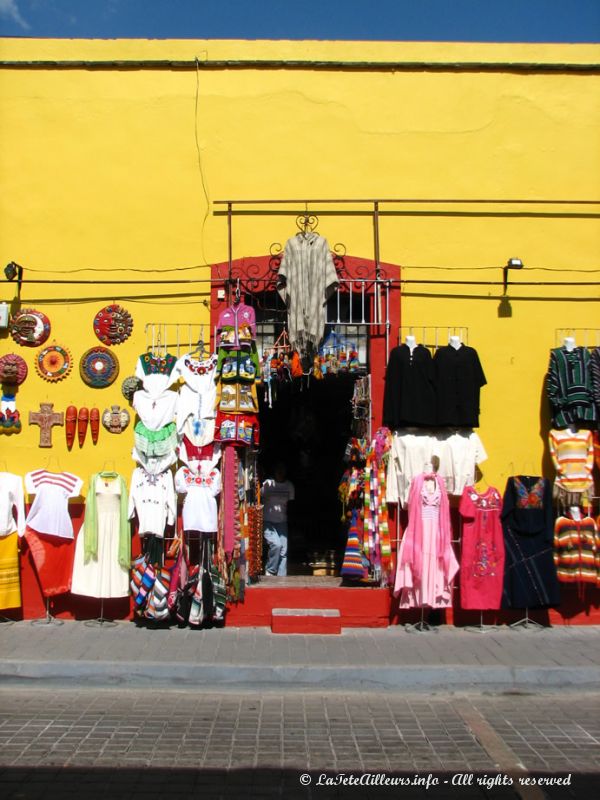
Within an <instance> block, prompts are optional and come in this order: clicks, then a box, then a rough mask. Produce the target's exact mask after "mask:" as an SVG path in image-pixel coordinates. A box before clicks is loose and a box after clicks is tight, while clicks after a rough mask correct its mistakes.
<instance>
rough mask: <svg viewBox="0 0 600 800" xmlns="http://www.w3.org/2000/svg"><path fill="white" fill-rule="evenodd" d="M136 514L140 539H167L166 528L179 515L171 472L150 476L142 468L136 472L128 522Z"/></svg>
mask: <svg viewBox="0 0 600 800" xmlns="http://www.w3.org/2000/svg"><path fill="white" fill-rule="evenodd" d="M136 513H137V518H138V532H139V535H140V536H145V535H146V534H154V535H155V536H160V537H163V536H164V533H165V527H166V526H167V525H172V524H173V523H174V522H175V517H176V515H177V498H176V496H175V487H174V485H173V475H172V474H171V472H170V471H166V472H163V473H161V474H160V475H150V474H149V473H148V472H146V470H145V469H142V467H136V468H135V469H134V470H133V474H132V476H131V484H130V486H129V511H128V515H129V519H131V518H132V517H133V516H134V514H136Z"/></svg>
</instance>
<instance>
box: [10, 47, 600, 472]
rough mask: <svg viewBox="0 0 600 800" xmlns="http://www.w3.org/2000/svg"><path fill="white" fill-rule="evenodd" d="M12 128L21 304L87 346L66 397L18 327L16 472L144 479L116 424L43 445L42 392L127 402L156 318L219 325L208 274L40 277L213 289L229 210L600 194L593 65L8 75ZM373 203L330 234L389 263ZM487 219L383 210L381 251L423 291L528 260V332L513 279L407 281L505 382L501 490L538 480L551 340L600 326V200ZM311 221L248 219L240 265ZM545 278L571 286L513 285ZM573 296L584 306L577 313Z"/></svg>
mask: <svg viewBox="0 0 600 800" xmlns="http://www.w3.org/2000/svg"><path fill="white" fill-rule="evenodd" d="M599 56H600V48H598V47H597V46H590V45H482V44H477V45H475V44H456V43H435V44H429V43H427V44H425V43H423V44H417V43H364V42H361V43H348V42H344V43H342V42H235V41H231V42H217V41H118V40H117V41H67V40H60V41H59V40H18V39H8V40H2V41H0V59H1V60H16V61H28V60H34V61H35V60H44V59H48V60H69V59H83V60H92V59H96V60H110V59H119V60H128V59H178V60H179V59H181V60H186V59H194V58H198V59H199V60H201V61H202V60H207V59H208V60H214V59H292V60H297V59H301V60H342V61H343V60H348V61H415V62H420V61H422V62H431V61H443V62H449V61H462V62H466V61H476V62H497V61H502V62H506V61H509V62H552V63H557V62H561V63H569V64H574V63H597V62H599V61H600V58H599ZM0 120H1V125H0V186H1V188H2V191H1V192H0V264H1V265H2V266H3V265H4V264H5V263H7V262H8V261H11V260H14V261H16V262H18V263H19V264H22V265H23V266H24V267H25V283H24V285H23V289H22V293H21V303H22V306H24V307H27V306H33V307H36V308H38V309H40V310H42V311H44V312H45V313H47V314H48V316H49V317H50V318H51V321H52V326H53V327H52V336H51V339H50V341H52V340H55V341H56V342H58V343H60V344H63V345H66V346H68V347H70V348H71V351H72V353H73V356H74V358H75V369H74V371H73V373H72V374H71V376H70V377H69V378H67V379H66V380H64V381H62V382H61V383H58V384H48V383H46V382H44V381H43V380H42V379H41V378H39V377H38V376H37V374H36V373H35V370H34V369H33V356H34V353H35V352H37V349H36V350H33V349H27V348H19V347H18V346H17V345H15V344H14V343H13V342H12V339H11V338H10V337H7V336H6V335H5V332H0V354H2V353H5V352H18V353H19V354H21V355H23V356H24V357H25V358H26V360H27V361H28V364H29V367H30V375H29V378H28V380H27V381H26V383H25V384H24V385H23V387H22V388H21V389H20V391H19V394H18V407H19V409H20V411H21V413H22V416H23V418H24V420H25V424H24V429H23V432H22V433H21V434H19V435H18V436H13V437H10V438H9V437H1V438H0V449H1V454H0V469H2V468H3V463H2V462H4V461H5V462H6V465H7V467H8V469H10V470H14V471H16V472H20V473H24V472H25V471H27V470H29V469H31V468H35V467H39V466H48V467H49V468H61V469H69V470H71V471H73V472H75V473H77V474H80V475H82V477H85V476H87V475H89V474H90V473H91V472H92V471H95V470H96V469H101V468H102V467H103V465H104V464H105V462H106V461H107V460H114V462H115V466H116V468H117V469H118V470H120V471H122V472H123V473H124V474H125V475H128V474H129V472H130V470H131V468H132V462H131V460H130V449H131V444H132V438H133V437H132V429H131V428H129V429H128V430H127V432H125V433H124V434H123V435H121V436H111V435H110V434H108V433H106V432H105V431H104V430H102V431H101V433H100V441H99V444H98V446H97V447H96V448H94V447H93V445H92V444H91V441H90V439H89V435H88V440H87V442H86V444H85V446H84V448H83V449H82V450H81V451H80V450H79V448H78V446H77V444H76V445H75V446H74V448H73V451H72V452H71V453H68V452H67V450H66V446H65V444H64V433H63V431H62V429H55V431H54V441H55V446H54V448H53V449H52V450H45V451H44V450H39V448H38V446H37V443H38V435H39V434H38V429H37V428H36V427H31V428H30V427H29V425H28V424H27V422H26V419H27V415H28V412H29V411H30V410H31V409H37V407H38V403H39V401H40V400H50V401H53V402H54V404H55V408H56V409H57V410H61V411H62V410H64V409H65V408H66V406H67V405H69V404H74V405H76V406H78V407H80V406H83V405H87V406H90V407H91V406H92V405H97V406H98V407H99V408H100V410H103V409H104V408H106V407H108V406H110V405H111V404H112V403H120V404H123V403H124V400H123V398H122V396H121V393H120V383H121V378H122V377H124V376H126V375H128V374H131V372H132V371H133V366H134V362H135V357H136V355H137V354H139V353H140V352H142V351H143V350H144V349H145V346H146V337H145V333H144V328H145V325H146V324H147V323H149V322H155V321H156V322H174V321H179V322H181V323H197V324H198V323H207V322H208V311H207V309H206V307H205V306H204V305H202V300H204V299H205V298H206V292H207V290H208V285H207V284H206V283H204V284H194V285H190V286H186V285H173V286H158V285H151V284H146V285H140V286H134V285H128V286H124V285H119V284H118V283H115V284H114V285H96V286H95V285H81V284H79V285H77V284H73V285H68V284H53V285H48V284H32V283H29V282H28V279H31V278H40V279H45V278H53V279H62V280H65V279H69V278H73V279H82V280H85V279H88V280H89V279H92V280H93V279H100V280H108V279H111V278H113V277H114V278H115V280H116V279H117V278H118V279H122V280H142V279H143V278H144V277H148V278H154V279H169V278H173V279H183V278H188V279H191V278H194V279H199V280H201V279H206V278H207V277H208V276H209V269H208V268H207V267H206V266H204V265H206V264H210V263H213V262H220V261H225V260H226V259H227V229H226V224H225V220H224V218H223V217H220V216H216V215H215V214H214V211H215V207H214V205H213V204H212V201H214V200H216V199H231V198H233V199H241V198H256V199H259V198H265V199H267V198H273V199H275V198H280V199H285V198H304V197H308V198H363V197H364V198H403V197H404V198H406V197H409V198H410V197H412V198H465V199H477V198H480V199H486V198H507V199H515V198H517V199H527V198H530V199H531V198H535V199H545V200H598V199H599V198H600V185H599V184H600V146H599V145H600V141H599V138H600V134H599V131H600V91H599V79H598V76H597V75H595V74H582V75H574V74H564V73H560V72H559V73H557V74H520V73H518V72H511V71H500V72H485V73H478V72H464V71H463V72H431V71H423V70H420V69H418V68H415V69H414V70H412V71H402V72H395V73H392V72H377V71H368V70H366V71H336V70H330V71H313V70H310V69H306V70H286V69H272V70H256V69H251V70H210V71H208V70H202V69H200V70H198V71H195V70H187V71H170V70H164V69H163V70H151V71H149V70H115V69H109V68H107V69H96V70H86V69H70V70H52V69H43V70H40V69H18V70H17V69H2V70H0ZM199 155H200V158H199ZM361 208H364V209H365V210H366V208H367V207H359V206H357V207H352V208H351V209H348V208H342V207H340V208H338V209H337V210H338V211H339V212H340V213H339V214H338V215H331V216H325V215H322V216H321V221H320V226H319V230H320V232H321V233H322V234H323V235H325V236H327V238H328V239H329V241H330V242H331V243H335V242H343V243H344V245H345V247H346V249H347V252H348V253H350V254H352V255H358V256H365V257H372V254H373V250H372V224H371V219H370V217H369V216H360V215H359V216H355V215H348V214H344V213H341V212H343V211H347V210H354V211H356V210H360V209H361ZM482 208H483V207H482V206H481V205H478V204H465V205H461V206H459V207H458V208H457V207H456V206H443V205H442V206H439V205H427V204H425V205H424V206H411V205H406V204H404V205H385V206H384V207H383V210H384V211H385V212H387V213H386V215H385V216H383V218H382V220H381V258H382V260H383V261H386V262H391V263H395V264H400V265H402V266H403V271H402V275H403V277H404V278H405V279H412V280H414V279H416V278H427V279H433V278H442V279H446V280H450V279H457V280H463V279H464V280H481V279H483V280H490V281H498V280H501V276H502V273H501V267H502V265H503V264H505V263H506V261H507V259H508V258H509V257H512V256H517V257H519V258H521V259H522V260H523V262H524V263H525V265H526V269H525V270H523V271H522V272H519V273H512V274H511V282H512V283H513V284H514V285H512V286H511V289H510V292H509V294H510V295H511V296H512V299H511V306H512V316H511V317H499V316H498V305H499V296H500V294H501V287H499V286H462V287H456V286H432V285H421V286H418V285H415V284H406V285H405V286H404V296H403V300H402V322H403V324H404V325H415V326H424V325H427V326H439V327H440V328H443V327H444V326H453V325H458V326H465V327H466V328H468V335H469V343H470V344H471V345H473V346H474V347H476V348H477V350H478V351H479V353H480V357H481V360H482V363H483V365H484V369H485V372H486V375H487V378H488V386H487V387H486V388H485V389H484V390H483V393H482V417H481V429H480V434H481V436H482V439H483V441H484V443H485V446H486V448H487V450H488V453H489V456H490V458H489V461H488V463H487V465H486V470H485V472H486V478H487V479H488V481H489V482H490V483H495V484H498V485H501V486H502V485H503V484H504V481H505V479H506V476H507V475H509V474H511V473H513V472H520V471H524V470H525V471H528V472H530V471H537V470H538V469H540V468H541V466H542V458H543V450H544V448H543V440H542V438H541V436H540V430H541V429H543V427H544V424H545V420H544V419H543V413H542V412H544V413H545V404H544V403H543V399H542V385H543V376H544V372H545V370H546V366H547V360H548V350H549V348H550V347H552V346H554V345H555V343H556V329H559V328H583V329H589V330H595V329H600V314H599V311H598V309H599V306H598V300H599V299H600V292H599V287H598V286H595V287H577V285H576V284H577V283H578V282H579V281H582V280H590V281H593V280H600V272H598V270H600V225H599V224H598V214H600V204H598V205H594V206H588V207H581V206H578V205H573V204H569V203H566V204H564V205H561V206H554V205H552V206H545V205H534V206H522V205H514V204H509V205H502V206H495V205H494V206H489V207H488V206H486V207H485V209H484V211H485V212H486V213H485V214H482V213H481V211H482ZM266 210H267V211H269V210H271V211H272V210H274V209H273V208H271V209H269V208H268V207H267V208H266ZM289 210H290V212H295V211H301V210H302V208H297V207H294V206H291V207H290V208H289ZM311 210H316V211H319V209H318V208H316V209H311ZM321 210H322V209H321ZM328 210H331V209H328ZM440 211H442V212H443V211H446V212H450V213H448V214H440V213H439V212H440ZM406 212H415V213H406ZM457 212H458V213H457ZM464 212H467V213H466V214H465V213H464ZM294 229H295V228H294V216H293V214H290V215H288V216H285V215H274V214H264V215H262V216H248V217H243V218H242V217H236V218H235V220H234V257H241V256H249V255H257V254H262V253H265V252H267V251H268V248H269V245H270V244H271V243H272V242H281V243H283V242H284V241H285V239H286V238H287V237H288V236H289V235H291V234H292V233H293V232H294ZM177 267H179V268H181V267H194V269H188V270H185V271H175V268H177ZM425 267H445V268H448V269H443V270H441V269H423V268H425ZM481 267H494V269H492V270H482V269H481ZM533 268H537V269H533ZM542 268H544V269H542ZM548 268H550V269H553V270H559V271H557V272H553V271H545V270H547V269H548ZM75 270H77V271H75ZM111 270H112V271H111ZM114 270H117V271H116V272H115V271H114ZM165 270H170V271H165ZM577 270H581V271H582V272H578V271H577ZM594 270H596V272H594ZM586 271H588V274H587V275H586V274H585V272H586ZM536 280H540V281H552V280H560V281H572V282H573V286H562V287H534V286H523V287H521V288H519V285H518V284H519V283H522V282H523V281H536ZM14 290H15V286H14V284H7V283H4V282H0V299H2V300H8V301H9V302H10V301H12V300H13V297H14ZM474 296H476V297H474ZM569 297H577V298H579V299H580V300H582V302H573V301H567V300H563V299H561V298H569ZM113 300H116V301H117V302H121V303H122V304H123V305H125V306H126V307H127V308H128V309H129V310H130V311H131V313H132V314H133V316H134V320H135V328H134V334H133V336H132V337H131V339H130V340H129V341H128V342H127V343H125V344H123V345H120V346H118V347H116V348H115V353H116V354H117V356H118V358H119V361H120V364H121V374H120V376H119V379H118V380H117V382H116V383H115V384H113V386H112V387H110V388H107V389H103V390H93V389H90V388H88V387H86V386H85V385H84V384H83V383H82V381H81V380H80V378H79V375H78V373H77V364H78V361H79V357H80V356H81V354H82V353H83V352H84V351H85V350H86V349H88V348H89V347H92V346H94V345H95V344H98V342H97V340H96V338H95V336H94V334H93V331H92V327H91V321H92V319H93V316H94V314H95V313H96V311H97V310H99V308H100V307H101V306H103V305H105V304H106V303H109V302H111V301H113ZM580 343H582V344H583V343H584V342H583V341H581V342H580ZM599 343H600V342H599ZM50 458H52V459H53V461H49V459H50Z"/></svg>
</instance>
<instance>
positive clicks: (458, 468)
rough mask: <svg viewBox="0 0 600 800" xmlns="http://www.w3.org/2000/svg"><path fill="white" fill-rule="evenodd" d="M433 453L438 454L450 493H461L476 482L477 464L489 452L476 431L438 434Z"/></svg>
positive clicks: (441, 470) (441, 471)
mask: <svg viewBox="0 0 600 800" xmlns="http://www.w3.org/2000/svg"><path fill="white" fill-rule="evenodd" d="M433 454H434V455H436V456H438V458H439V460H440V466H439V469H438V475H440V476H441V477H442V478H443V480H444V483H445V484H446V491H447V492H448V494H454V495H461V494H462V493H463V489H464V488H465V486H467V485H471V484H473V483H474V482H475V466H476V465H477V464H482V463H483V462H484V461H485V460H486V459H487V453H486V452H485V448H484V446H483V443H482V441H481V439H480V438H479V435H478V434H477V433H475V431H468V430H466V431H457V432H455V433H446V434H444V433H438V434H436V443H435V445H434V448H433Z"/></svg>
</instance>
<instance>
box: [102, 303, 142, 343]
mask: <svg viewBox="0 0 600 800" xmlns="http://www.w3.org/2000/svg"><path fill="white" fill-rule="evenodd" d="M132 330H133V319H132V317H131V314H130V313H129V311H127V309H126V308H123V306H119V305H115V304H113V305H112V306H105V308H102V309H100V311H99V312H98V313H97V314H96V316H95V317H94V333H95V334H96V336H97V337H98V339H100V341H101V342H102V343H103V344H109V345H110V344H122V343H123V342H124V341H126V340H127V339H129V337H130V336H131V331H132Z"/></svg>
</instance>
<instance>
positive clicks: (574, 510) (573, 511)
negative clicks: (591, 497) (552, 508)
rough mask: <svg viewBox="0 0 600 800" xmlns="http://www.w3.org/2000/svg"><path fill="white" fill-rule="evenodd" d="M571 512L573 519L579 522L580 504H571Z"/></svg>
mask: <svg viewBox="0 0 600 800" xmlns="http://www.w3.org/2000/svg"><path fill="white" fill-rule="evenodd" d="M569 514H570V515H571V519H572V520H574V521H575V522H579V521H580V520H581V509H580V508H579V506H570V508H569Z"/></svg>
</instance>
